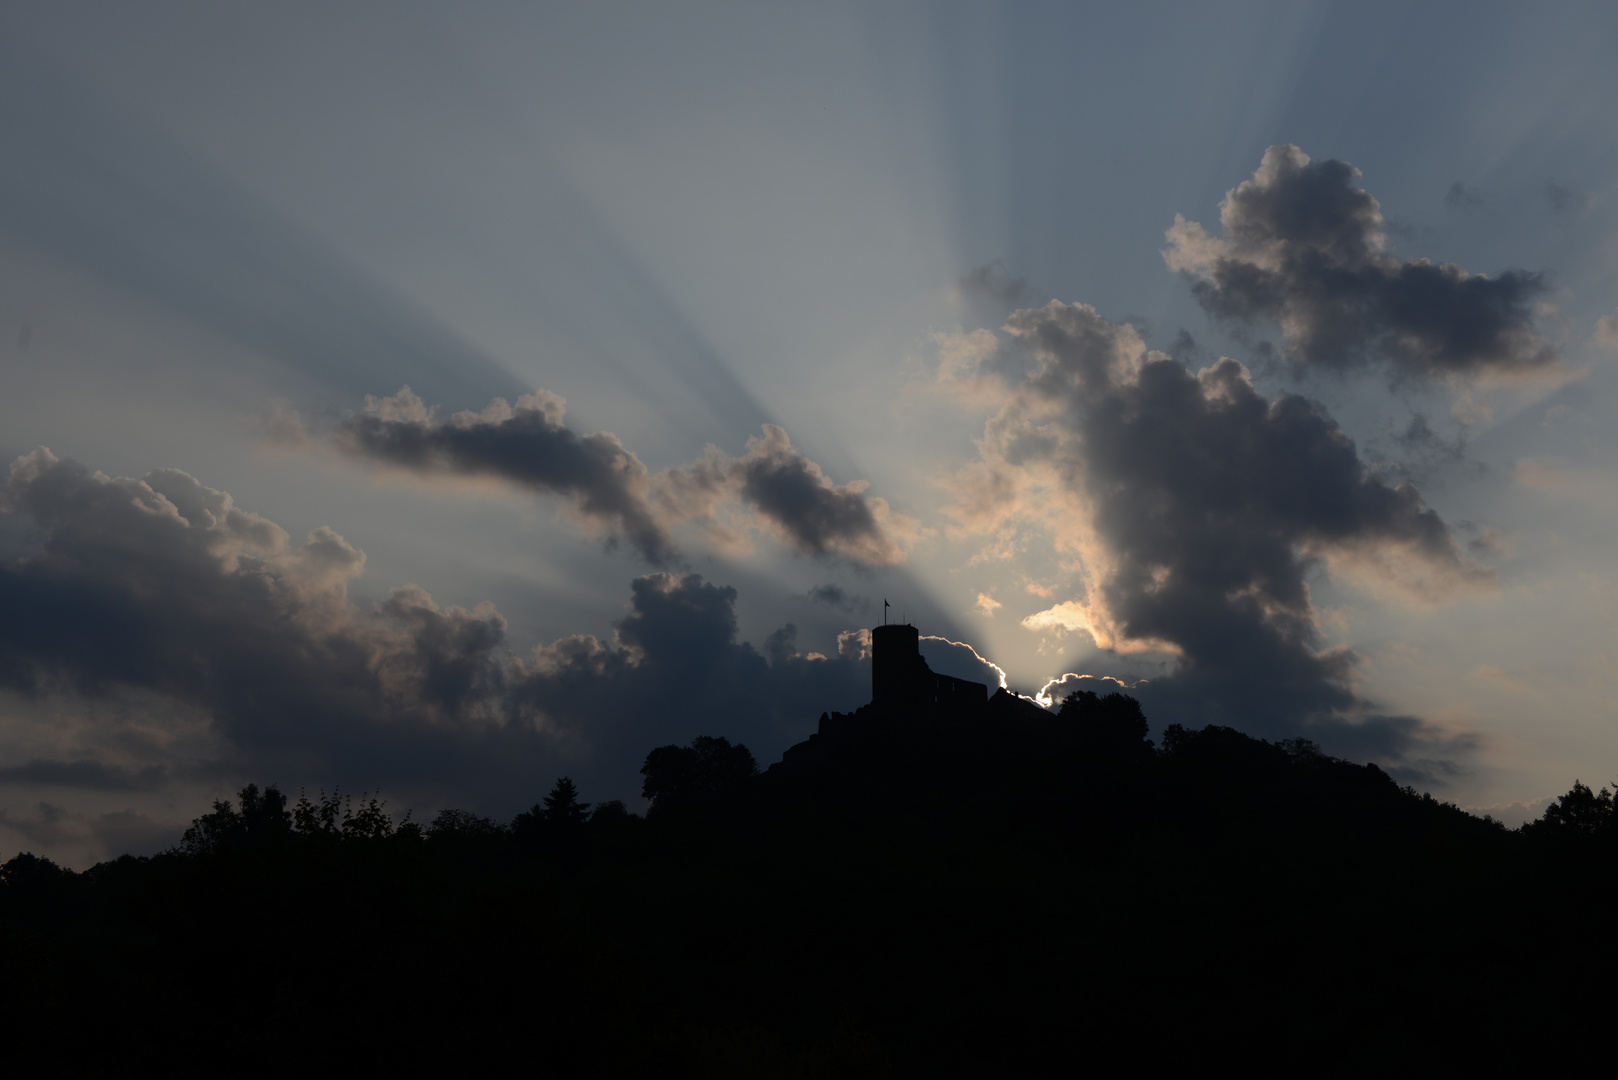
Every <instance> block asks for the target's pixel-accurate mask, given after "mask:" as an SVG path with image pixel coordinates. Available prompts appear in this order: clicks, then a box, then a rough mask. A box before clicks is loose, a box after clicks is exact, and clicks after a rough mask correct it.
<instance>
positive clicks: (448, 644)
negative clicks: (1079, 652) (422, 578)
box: [0, 449, 869, 824]
mask: <svg viewBox="0 0 1618 1080" xmlns="http://www.w3.org/2000/svg"><path fill="white" fill-rule="evenodd" d="M4 509H5V510H6V511H7V512H8V513H9V514H18V515H26V516H27V517H28V518H29V519H31V520H32V522H33V524H34V525H35V527H36V528H37V530H38V531H39V532H40V534H41V536H42V540H41V542H40V545H39V546H38V549H37V550H36V551H35V552H33V553H32V554H31V555H29V556H28V557H26V558H11V559H8V560H7V561H6V562H5V563H4V565H0V686H4V687H5V688H7V689H9V690H11V691H13V692H17V693H22V694H25V695H29V696H33V697H36V698H37V697H42V696H57V695H66V696H68V697H71V696H73V695H95V696H115V695H118V694H120V693H122V692H124V691H125V690H138V691H143V692H153V693H156V694H158V695H160V696H162V697H164V698H167V699H170V700H172V701H174V702H176V703H177V704H182V705H184V706H187V707H189V708H191V709H193V710H197V711H200V712H201V713H202V714H204V715H205V716H207V717H208V718H210V722H211V724H212V727H213V728H214V730H215V732H216V733H217V734H218V736H219V737H220V739H221V740H222V743H223V746H224V750H223V751H222V753H223V754H224V755H225V757H226V759H228V760H226V761H225V762H224V765H223V766H222V767H224V768H226V769H227V770H233V771H235V772H236V773H238V774H248V775H250V776H251V777H253V778H257V779H260V780H264V779H269V778H270V777H267V776H266V775H265V773H267V772H268V773H274V774H277V776H278V777H279V778H280V779H282V780H287V781H289V782H290V781H291V779H292V778H294V777H296V778H298V779H308V780H311V781H316V780H320V779H324V778H337V779H341V780H342V781H343V782H345V783H349V784H354V783H382V782H386V783H388V784H390V785H393V786H394V787H395V789H397V787H398V786H400V785H404V786H407V787H409V786H412V785H414V786H415V787H416V788H417V789H418V790H419V789H420V788H421V787H423V786H426V787H432V788H434V789H436V790H439V791H445V792H448V793H449V794H450V795H451V796H453V795H454V794H455V793H456V792H459V794H460V797H462V798H463V799H464V798H466V797H468V796H471V797H473V798H478V797H482V798H485V799H487V798H490V797H499V798H511V797H521V796H513V795H512V792H513V791H514V790H516V789H518V788H522V787H524V786H525V785H531V784H533V783H537V781H535V780H534V779H533V778H534V777H535V776H536V775H537V776H544V774H545V770H548V769H554V770H557V771H569V770H571V771H572V772H573V774H574V775H575V776H578V777H581V778H583V777H589V778H590V779H591V780H592V781H593V782H596V783H598V784H611V785H614V789H613V794H614V795H618V796H624V795H627V796H630V797H633V794H634V792H633V790H631V789H632V788H633V786H634V785H633V778H634V775H635V770H636V768H638V766H639V763H640V759H641V758H642V757H643V756H644V755H645V753H646V752H647V750H648V749H650V747H651V746H652V745H655V744H657V743H659V742H670V741H684V740H688V739H690V738H692V737H694V736H695V735H697V734H704V733H709V734H713V733H718V734H728V735H731V736H732V737H734V738H739V739H743V740H750V741H751V742H752V743H755V744H756V745H755V749H756V750H758V751H759V752H760V753H761V754H769V753H775V752H779V750H780V749H782V748H784V747H785V746H786V745H789V744H790V743H791V742H793V741H796V740H797V739H799V738H801V737H802V736H803V735H804V734H805V733H806V732H807V730H808V729H809V727H810V726H811V725H812V723H813V719H814V715H818V712H819V711H820V710H821V709H823V708H826V707H828V706H829V707H851V706H852V705H854V704H858V702H859V701H862V700H864V698H863V697H861V696H859V692H860V691H863V690H864V689H865V687H866V686H867V685H868V681H869V674H868V669H867V668H865V667H863V666H862V660H863V652H862V650H861V649H860V647H859V643H858V642H857V641H855V640H854V638H853V637H850V638H849V640H848V642H846V643H845V647H844V648H843V650H842V651H841V652H840V653H839V655H837V656H834V657H831V658H829V659H828V658H825V657H821V656H818V655H817V654H812V653H811V654H807V655H806V654H801V653H799V652H798V650H797V648H796V644H795V639H794V635H793V634H792V633H790V632H789V633H786V634H785V635H779V636H778V638H777V639H772V644H771V647H770V649H769V652H770V656H769V658H766V657H765V656H764V655H762V654H760V653H759V652H758V651H757V650H755V649H754V648H753V647H752V646H751V645H748V644H746V643H745V642H738V641H737V640H736V638H737V627H736V616H735V610H734V603H735V599H736V594H735V591H734V590H732V589H728V588H722V587H719V586H714V585H710V584H707V583H705V582H704V581H703V580H702V579H701V578H700V577H697V576H695V575H672V574H654V575H651V576H649V577H645V578H641V579H639V580H637V581H636V582H635V583H634V584H633V586H632V599H631V603H630V606H629V610H628V612H627V614H626V615H625V617H624V618H623V619H622V620H621V621H620V622H619V624H618V627H617V632H616V634H615V637H614V639H613V641H612V642H610V643H603V642H601V641H598V640H596V639H595V638H593V637H575V638H565V639H563V640H561V641H557V642H554V643H552V644H551V645H548V646H544V647H542V648H540V649H537V650H535V651H534V652H533V653H532V654H531V655H527V656H519V655H516V654H514V653H513V652H512V651H511V650H510V648H509V646H508V644H507V639H506V622H505V619H504V618H503V617H502V616H501V615H500V614H499V612H497V611H496V610H494V608H493V607H492V606H491V605H487V604H484V605H480V606H479V607H477V608H475V609H473V610H471V611H467V610H465V609H463V608H458V607H449V608H442V607H440V606H439V605H438V604H436V603H435V602H434V601H433V599H432V597H431V596H430V595H429V594H428V593H427V592H426V591H425V590H423V589H421V588H420V587H418V586H414V585H407V586H403V587H401V588H397V589H395V590H393V593H392V595H391V596H390V597H389V599H388V600H386V601H385V602H383V603H381V604H378V605H376V606H375V607H374V608H371V609H370V610H362V609H361V608H360V607H359V606H357V605H355V604H353V603H351V602H350V601H349V599H348V596H347V582H348V580H349V579H350V578H352V577H354V576H355V575H357V574H358V573H359V572H360V570H361V569H362V567H363V565H364V556H363V554H362V553H361V552H359V551H358V550H357V549H355V548H354V547H352V546H351V545H349V544H348V543H347V542H346V541H344V540H343V538H342V537H340V536H338V535H337V534H336V533H334V532H332V531H330V530H329V529H319V530H316V531H315V532H313V533H311V534H310V536H309V538H308V539H307V541H306V542H305V543H304V544H303V545H302V546H299V547H294V546H293V545H292V544H291V543H290V541H289V538H288V537H287V534H286V533H285V531H284V530H282V529H280V528H279V526H277V525H275V524H274V523H273V522H270V521H267V520H265V519H264V518H262V517H259V516H257V515H255V514H252V513H249V512H246V511H243V510H241V509H240V508H238V507H236V506H235V505H234V503H233V501H232V500H231V498H230V496H229V495H227V494H225V493H223V492H220V491H215V490H212V489H209V488H207V487H204V486H203V485H202V484H200V483H199V482H197V481H196V480H195V479H193V478H191V477H189V476H187V475H185V474H184V473H180V472H176V471H173V470H161V471H158V472H154V473H152V474H150V475H148V476H147V477H146V478H145V479H144V480H132V479H114V478H110V477H107V476H104V475H102V474H100V473H92V472H90V471H89V470H87V469H85V468H84V467H83V466H80V465H78V464H77V463H75V462H71V461H64V460H60V459H57V458H56V457H55V456H54V455H51V454H50V452H49V451H46V450H43V449H42V450H36V451H35V452H34V453H32V454H29V455H27V456H25V457H23V458H20V459H19V460H18V461H17V462H16V463H15V464H14V465H13V467H12V470H11V474H10V478H9V482H8V484H7V486H6V488H5V500H4ZM194 764H196V763H187V762H161V763H153V764H151V765H147V766H145V767H143V768H142V769H138V770H128V769H119V768H117V767H114V766H110V765H104V764H98V763H96V762H93V761H35V762H32V763H30V764H28V765H23V766H16V767H13V768H11V769H8V770H6V772H5V774H4V775H3V776H0V780H3V781H9V782H34V783H56V784H63V785H72V786H79V787H96V788H100V789H103V790H129V789H131V788H133V787H136V786H142V785H151V784H155V783H159V782H160V781H161V777H162V773H161V772H160V771H159V770H162V769H164V768H169V769H170V770H171V771H172V769H174V768H181V767H183V766H187V765H194ZM215 764H217V763H215ZM480 793H481V794H480ZM491 793H492V794H491ZM528 794H531V792H530V793H528ZM137 824H138V823H137Z"/></svg>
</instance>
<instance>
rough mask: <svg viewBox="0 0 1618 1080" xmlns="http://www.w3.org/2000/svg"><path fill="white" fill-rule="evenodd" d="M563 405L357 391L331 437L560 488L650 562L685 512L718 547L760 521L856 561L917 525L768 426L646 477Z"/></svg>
mask: <svg viewBox="0 0 1618 1080" xmlns="http://www.w3.org/2000/svg"><path fill="white" fill-rule="evenodd" d="M565 408H566V402H565V401H563V399H562V398H560V397H558V396H556V395H555V394H551V393H548V392H546V391H543V390H540V391H537V392H535V393H533V394H526V395H524V396H522V397H520V398H518V399H517V403H516V404H515V405H511V404H509V403H508V402H506V401H505V399H503V398H496V399H494V401H492V402H491V403H490V404H489V405H488V406H487V407H486V408H485V409H483V410H482V411H481V412H471V411H463V412H458V413H455V414H454V415H453V416H451V417H449V418H448V419H447V420H441V419H439V417H438V416H437V414H436V412H435V410H434V409H432V408H430V407H429V406H428V405H427V404H426V403H425V402H424V401H422V399H421V398H420V397H418V396H417V395H416V394H414V393H412V392H411V390H410V388H409V387H408V386H407V387H404V388H403V389H401V390H400V391H399V393H397V394H394V395H393V396H391V397H385V398H376V397H367V398H366V404H365V408H364V409H363V410H362V411H360V412H358V413H355V414H353V415H351V416H349V417H348V418H346V419H345V420H344V421H343V422H342V423H341V424H340V425H339V426H338V428H337V430H336V431H335V432H334V434H333V439H334V441H335V443H336V445H337V446H338V447H339V448H340V449H342V450H344V451H346V452H347V453H349V454H352V455H354V456H356V457H361V458H365V459H368V460H371V461H376V462H379V463H383V464H386V465H390V466H394V467H396V468H401V469H404V470H407V471H409V472H412V473H415V474H417V475H421V476H458V477H474V478H475V477H486V478H491V479H496V480H500V481H503V482H506V483H511V484H515V485H517V486H520V487H523V488H526V489H528V490H531V491H535V492H540V493H544V494H552V495H560V496H563V497H564V498H565V499H567V500H568V505H569V506H570V507H571V508H572V510H573V512H574V514H575V515H576V516H577V517H578V518H579V519H580V520H581V521H582V522H583V523H584V524H586V525H587V526H588V527H590V528H593V529H595V530H596V531H598V532H601V533H604V534H605V535H606V536H607V537H608V538H609V540H614V539H616V538H618V537H620V536H622V537H624V538H626V539H627V540H628V541H629V542H630V543H631V544H632V545H633V546H634V547H635V549H636V550H637V551H638V552H640V554H641V555H642V556H643V557H644V558H645V559H646V560H647V561H648V562H651V563H652V564H654V565H666V564H668V563H670V562H671V561H673V559H674V558H675V556H676V554H677V552H676V548H675V544H674V538H673V534H672V530H673V528H674V527H675V526H677V525H679V524H681V523H683V522H687V521H696V522H699V523H700V524H702V525H703V526H704V527H705V528H706V529H707V531H708V533H709V535H710V536H711V537H712V538H714V539H716V540H717V541H719V542H720V543H721V544H722V545H736V544H739V543H741V538H742V535H743V534H744V533H745V532H746V531H748V530H751V529H759V530H763V531H767V532H769V533H771V534H772V535H774V536H775V537H776V538H777V539H778V540H780V541H781V542H782V543H784V544H786V545H788V546H789V547H791V548H793V549H795V550H797V551H800V552H803V553H805V554H809V555H814V556H822V557H841V558H845V559H847V560H849V561H850V562H853V563H856V564H858V565H863V566H873V565H875V566H880V565H888V564H890V563H894V562H898V561H900V560H901V559H903V558H904V554H905V548H906V546H907V545H908V544H909V543H910V542H911V541H912V540H913V539H914V537H915V535H916V533H917V528H916V524H915V522H914V521H912V520H911V519H910V518H907V517H905V516H904V515H901V514H895V513H893V512H892V511H891V510H890V509H889V507H888V504H887V501H886V500H884V499H881V498H878V497H875V496H872V495H869V494H867V485H866V484H865V482H864V481H853V482H851V483H847V484H842V485H838V484H836V483H834V482H833V481H832V480H831V478H829V477H828V476H826V474H825V473H824V471H823V470H822V469H821V468H820V466H819V465H817V464H815V463H814V462H813V461H810V460H809V459H808V458H806V457H804V456H803V454H802V453H801V452H799V451H798V450H797V449H796V448H794V447H793V445H792V441H791V439H790V438H788V436H787V433H786V432H785V431H784V430H783V429H781V428H779V427H777V426H775V425H774V424H765V425H764V434H763V436H762V437H754V438H751V439H749V440H748V442H747V452H746V453H745V454H743V455H742V456H741V457H732V456H730V455H728V454H726V453H725V452H724V451H722V450H720V449H719V448H717V447H712V446H710V447H709V448H708V450H707V452H706V453H705V454H704V456H703V457H702V458H700V459H699V460H698V461H696V462H694V463H693V464H691V465H689V466H684V467H677V468H673V469H669V470H666V471H664V472H661V473H656V474H654V473H652V472H651V471H649V470H648V469H647V468H646V466H645V465H644V464H642V463H641V461H640V459H639V458H638V457H636V456H635V454H634V453H633V452H632V451H630V450H629V449H627V448H626V447H625V446H624V445H623V443H622V442H620V441H619V440H618V438H617V436H615V435H612V434H611V433H609V432H596V433H594V434H590V435H579V434H577V433H576V432H574V431H572V430H571V429H570V428H568V427H567V426H566V424H564V423H563V416H564V411H565Z"/></svg>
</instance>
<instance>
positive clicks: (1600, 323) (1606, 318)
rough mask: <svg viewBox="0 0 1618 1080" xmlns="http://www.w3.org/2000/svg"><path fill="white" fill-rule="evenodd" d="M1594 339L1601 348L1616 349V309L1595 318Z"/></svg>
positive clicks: (1617, 338) (1617, 334)
mask: <svg viewBox="0 0 1618 1080" xmlns="http://www.w3.org/2000/svg"><path fill="white" fill-rule="evenodd" d="M1595 341H1596V344H1597V345H1600V346H1602V347H1603V348H1607V349H1618V311H1614V312H1612V313H1611V314H1610V315H1603V316H1601V318H1599V319H1597V320H1596V336H1595Z"/></svg>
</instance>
